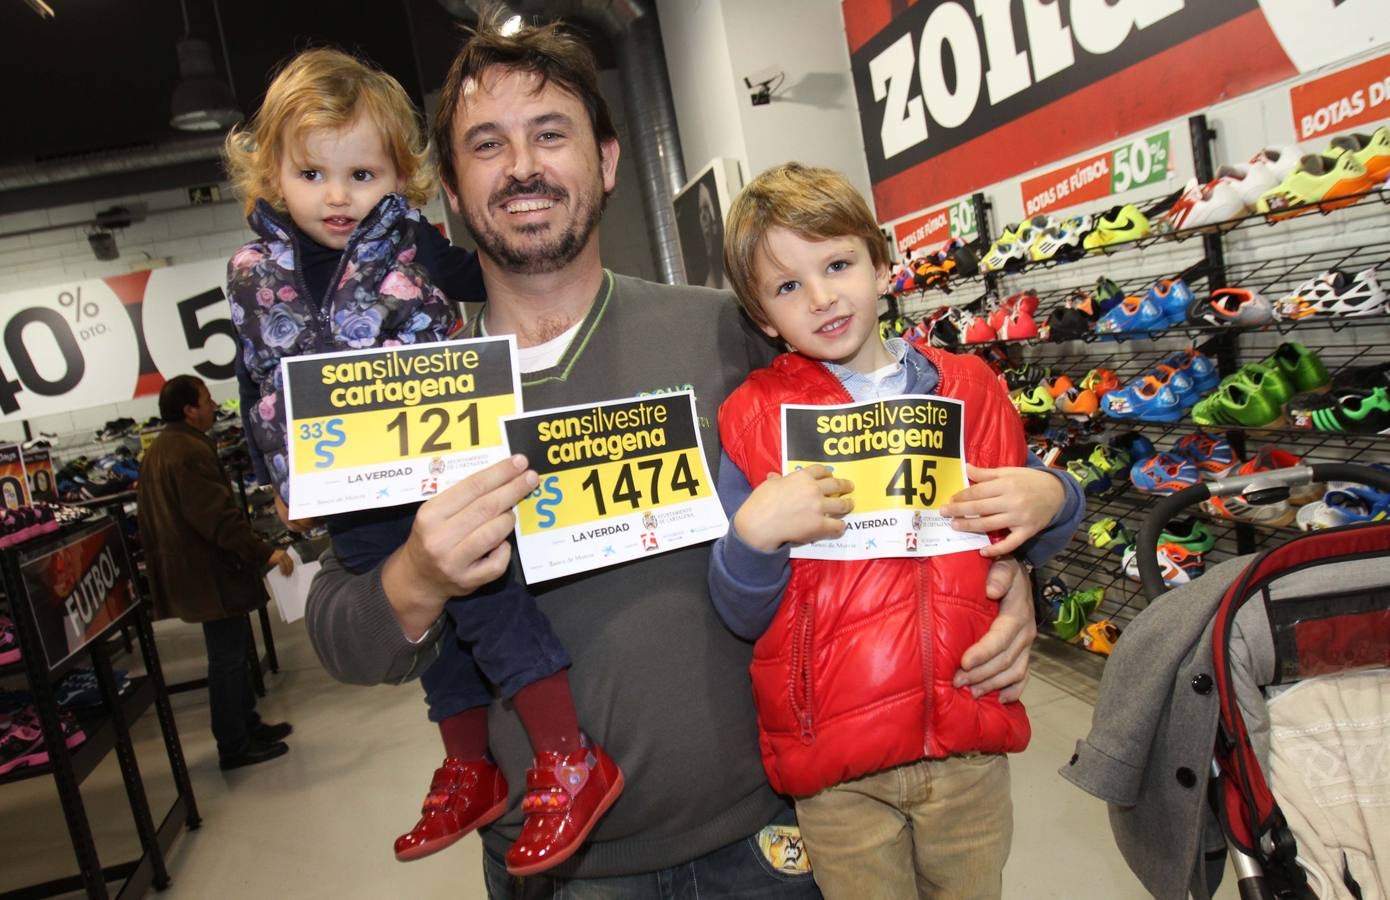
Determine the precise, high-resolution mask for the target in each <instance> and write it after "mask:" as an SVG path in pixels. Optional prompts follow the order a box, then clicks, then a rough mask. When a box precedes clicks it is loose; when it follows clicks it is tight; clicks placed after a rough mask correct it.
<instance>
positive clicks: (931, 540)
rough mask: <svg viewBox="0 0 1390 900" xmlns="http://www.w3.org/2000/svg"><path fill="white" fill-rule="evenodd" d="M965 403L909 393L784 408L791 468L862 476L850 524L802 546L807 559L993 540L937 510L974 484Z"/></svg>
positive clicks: (798, 553)
mask: <svg viewBox="0 0 1390 900" xmlns="http://www.w3.org/2000/svg"><path fill="white" fill-rule="evenodd" d="M964 419H965V407H964V405H963V404H962V403H961V402H960V401H959V400H952V399H949V398H946V397H933V396H927V395H907V396H903V397H894V398H893V399H891V400H869V401H866V402H864V403H848V404H845V405H843V406H801V405H790V404H789V405H786V406H783V407H782V472H783V474H791V473H792V472H795V471H796V470H798V469H803V468H805V467H807V466H810V465H815V464H817V463H819V464H820V465H823V466H827V467H829V468H830V469H831V470H832V471H834V473H835V475H836V476H837V477H839V478H848V479H849V480H850V481H852V482H854V493H853V494H851V496H852V497H853V498H854V512H852V513H850V514H849V515H848V516H845V533H844V534H843V535H841V536H840V537H838V538H827V539H826V540H821V541H816V542H815V543H813V544H801V545H798V546H793V547H792V550H791V555H792V556H794V557H799V558H801V559H878V558H881V557H885V556H939V555H941V554H943V553H956V552H959V551H961V550H972V549H978V548H980V547H984V546H986V545H988V544H989V538H988V537H987V536H985V535H983V534H969V533H964V532H959V531H956V530H954V529H952V528H951V525H950V521H949V520H948V519H946V518H945V517H944V516H942V515H941V514H940V513H939V512H937V509H938V508H939V507H941V506H942V505H943V504H945V503H946V501H947V500H949V499H950V498H951V497H953V496H954V495H955V494H956V493H957V492H958V491H961V490H964V488H965V487H966V484H967V482H966V480H965V446H964V443H963V435H964V433H965V423H964Z"/></svg>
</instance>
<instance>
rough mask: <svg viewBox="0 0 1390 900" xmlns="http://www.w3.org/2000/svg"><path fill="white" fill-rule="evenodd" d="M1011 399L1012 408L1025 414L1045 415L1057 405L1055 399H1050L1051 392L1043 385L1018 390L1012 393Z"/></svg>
mask: <svg viewBox="0 0 1390 900" xmlns="http://www.w3.org/2000/svg"><path fill="white" fill-rule="evenodd" d="M1013 401H1014V408H1015V409H1017V410H1018V411H1019V412H1020V413H1022V414H1023V415H1026V416H1039V415H1046V414H1047V413H1050V412H1052V410H1053V408H1054V407H1055V406H1056V405H1057V401H1056V400H1053V399H1052V394H1051V393H1049V392H1048V390H1047V388H1046V387H1044V386H1043V385H1036V386H1034V387H1033V388H1031V389H1030V390H1026V391H1019V392H1018V393H1017V394H1014V395H1013Z"/></svg>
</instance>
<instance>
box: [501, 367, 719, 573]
mask: <svg viewBox="0 0 1390 900" xmlns="http://www.w3.org/2000/svg"><path fill="white" fill-rule="evenodd" d="M503 428H504V430H505V432H506V437H507V444H508V448H509V450H510V452H512V453H524V454H525V455H526V458H527V460H529V461H530V464H531V468H532V469H533V470H535V472H536V473H537V474H538V475H539V476H540V485H539V486H538V487H537V488H536V490H535V491H534V492H533V493H532V494H531V495H530V496H529V497H527V498H526V499H525V500H523V501H521V503H520V504H519V505H518V506H517V510H516V518H517V521H516V538H517V547H518V549H519V551H520V555H521V567H522V571H523V573H524V574H525V575H526V581H527V583H528V584H535V583H536V582H539V581H545V580H547V579H550V578H559V577H561V576H564V575H573V574H575V573H576V572H585V571H589V570H591V569H600V568H603V567H605V566H611V565H616V564H617V563H621V562H626V561H628V560H631V559H637V558H639V557H642V556H647V555H649V554H652V553H660V552H664V551H666V550H674V549H676V548H677V547H685V546H688V545H690V544H698V543H701V542H703V541H710V540H714V539H715V538H718V537H719V536H721V535H722V534H724V532H725V531H727V530H728V527H729V526H728V520H727V519H726V518H725V517H724V510H723V507H722V506H720V503H719V497H718V496H717V495H716V494H715V492H714V482H713V479H711V478H710V473H709V469H708V468H707V467H706V465H705V454H704V450H703V447H702V446H701V441H700V431H699V429H698V428H697V427H696V425H695V395H694V394H692V393H691V392H690V391H683V392H680V393H674V394H662V395H660V396H659V397H641V398H634V399H631V400H614V401H610V402H606V403H599V404H591V405H587V406H570V407H563V408H559V409H548V410H542V411H540V412H533V413H526V414H525V415H520V416H513V417H511V418H509V419H507V420H506V421H505V422H504V423H503Z"/></svg>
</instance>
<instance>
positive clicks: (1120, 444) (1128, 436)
mask: <svg viewBox="0 0 1390 900" xmlns="http://www.w3.org/2000/svg"><path fill="white" fill-rule="evenodd" d="M1110 443H1111V445H1112V446H1114V447H1116V448H1118V449H1120V450H1123V451H1124V452H1125V453H1128V454H1129V458H1130V460H1131V461H1132V462H1133V464H1134V465H1136V466H1137V465H1139V463H1141V462H1143V461H1144V460H1146V459H1148V458H1149V457H1150V456H1153V455H1154V454H1155V453H1157V452H1158V451H1157V450H1155V449H1154V442H1153V441H1151V440H1149V439H1148V438H1146V437H1144V436H1143V435H1142V434H1140V433H1139V432H1137V431H1126V432H1124V433H1122V434H1117V435H1115V436H1114V437H1113V438H1111V439H1110Z"/></svg>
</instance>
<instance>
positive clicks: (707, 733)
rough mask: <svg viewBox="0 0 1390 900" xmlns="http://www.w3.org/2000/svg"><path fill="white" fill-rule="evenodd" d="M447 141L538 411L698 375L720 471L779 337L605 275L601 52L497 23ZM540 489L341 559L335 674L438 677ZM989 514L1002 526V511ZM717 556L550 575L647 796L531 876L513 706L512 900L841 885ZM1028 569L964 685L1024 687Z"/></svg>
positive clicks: (520, 486) (317, 616) (496, 319)
mask: <svg viewBox="0 0 1390 900" xmlns="http://www.w3.org/2000/svg"><path fill="white" fill-rule="evenodd" d="M433 137H434V143H435V146H436V148H437V151H438V153H439V157H440V168H441V175H442V180H443V182H444V185H445V190H446V192H447V193H448V196H449V201H450V203H451V205H452V206H453V208H454V209H455V211H457V212H459V213H460V214H461V215H462V216H463V217H464V219H465V221H466V222H467V226H468V229H469V232H470V233H471V234H472V235H473V237H474V239H475V240H476V242H477V245H478V250H479V254H480V257H481V263H482V268H483V279H484V282H485V284H486V286H487V294H488V302H487V305H486V307H485V308H484V311H483V313H482V314H481V315H480V316H479V318H478V319H477V320H476V321H474V322H473V323H472V324H471V326H470V328H471V334H475V335H481V334H493V335H497V334H514V335H516V338H517V343H518V346H519V347H520V348H521V349H520V355H521V368H522V372H523V375H522V390H523V394H524V401H525V408H526V409H528V410H538V409H546V408H551V407H559V406H569V405H575V404H583V403H592V402H599V401H606V400H613V399H620V398H625V397H631V396H634V395H642V394H655V393H662V392H669V391H678V390H684V389H688V388H689V389H693V390H694V392H695V396H696V407H697V414H698V416H699V426H700V428H701V430H702V438H703V442H704V449H705V452H706V453H707V454H708V455H709V458H708V462H709V466H710V470H711V471H714V470H715V467H716V464H717V460H718V457H719V452H720V451H719V439H718V431H717V428H716V427H715V425H714V423H715V421H716V413H717V410H718V407H719V404H720V403H721V402H722V401H723V400H724V398H725V397H726V396H727V395H728V393H729V392H730V391H731V390H732V389H733V388H734V387H736V386H737V385H738V384H739V383H740V382H741V381H742V380H743V378H744V377H745V376H746V375H747V374H748V372H749V371H751V370H752V369H754V368H757V367H760V366H763V365H765V364H766V363H767V362H768V361H770V359H771V358H772V356H773V351H772V348H771V347H770V346H769V345H768V344H767V343H766V342H765V340H764V339H763V338H762V337H761V336H760V335H759V333H758V332H757V331H756V330H755V329H754V328H752V326H751V325H750V324H749V323H748V322H747V321H746V320H745V319H744V318H743V317H742V316H741V315H740V313H739V312H738V309H737V307H736V304H735V303H734V300H733V297H732V295H730V294H728V293H725V292H719V291H713V290H708V289H704V288H694V287H673V286H666V285H659V284H652V283H650V282H646V281H642V280H640V279H636V278H629V277H626V276H622V275H617V274H615V273H613V272H610V271H608V270H606V269H604V268H603V264H602V262H601V260H600V256H599V241H598V233H597V225H598V221H599V217H600V216H601V214H602V211H603V206H604V202H605V198H606V196H607V194H608V193H609V192H611V191H612V190H613V189H614V187H615V173H616V170H617V161H618V152H619V148H618V141H617V135H616V131H615V130H614V127H613V124H612V121H611V120H610V118H609V114H608V109H607V106H606V104H605V102H604V100H603V98H602V96H601V95H600V94H599V92H598V88H597V73H596V71H595V68H594V62H593V57H592V55H591V54H590V53H589V51H588V50H587V49H586V48H585V47H584V46H583V45H582V44H580V43H579V42H578V41H577V40H575V39H574V38H573V37H571V36H570V35H568V34H566V33H565V32H563V31H562V30H561V29H560V28H558V27H557V26H554V25H551V26H545V27H539V28H523V29H522V30H520V31H519V32H516V33H514V34H511V35H507V36H503V35H501V34H499V33H494V32H490V31H489V32H482V33H478V34H475V35H473V36H472V37H471V39H470V40H469V41H468V43H467V44H466V45H465V46H464V48H463V49H462V50H461V51H460V53H459V55H458V57H457V58H456V59H455V60H454V63H453V66H452V68H451V70H450V72H449V75H448V77H447V79H446V81H445V84H444V88H443V91H442V96H441V102H440V107H439V112H438V114H437V116H436V119H435V122H434V125H433ZM536 484H537V478H536V475H535V473H534V472H531V471H529V470H527V468H526V461H525V459H524V458H521V457H513V458H512V459H510V460H504V461H503V462H501V463H498V464H497V465H495V466H493V467H491V468H489V469H487V470H484V471H483V472H480V473H478V474H476V475H474V476H472V477H471V478H469V479H467V480H466V481H464V482H462V483H460V484H458V485H455V486H454V487H453V488H451V489H449V490H448V491H445V492H444V493H442V494H440V495H439V496H438V497H435V498H433V499H431V500H430V501H428V502H427V503H425V504H423V505H422V506H420V507H419V509H418V512H417V513H416V514H415V516H414V520H413V524H411V526H410V529H409V534H408V536H406V537H405V538H404V543H403V544H399V542H398V544H399V545H398V546H397V545H392V546H393V547H395V549H394V552H392V553H391V555H390V556H389V557H388V558H387V559H386V561H385V562H384V563H383V564H382V565H380V566H378V567H376V568H375V569H373V570H372V571H370V572H366V573H362V574H354V573H352V572H348V571H347V570H345V569H344V568H343V567H342V566H341V564H339V563H338V562H337V561H336V560H335V559H333V558H332V556H331V554H330V555H327V556H325V557H324V558H323V569H322V571H321V572H320V574H319V576H318V577H317V578H316V579H315V581H314V584H313V587H312V588H311V590H310V595H309V601H308V611H307V624H308V628H309V634H310V638H311V640H312V642H313V644H314V646H315V649H316V651H317V652H318V654H319V657H320V659H321V660H322V661H323V663H324V665H325V667H326V668H327V669H328V670H329V671H330V672H331V673H332V674H333V675H334V676H335V677H337V678H339V679H340V680H343V681H348V682H352V683H360V684H379V683H394V682H399V681H402V680H405V679H408V678H413V677H415V676H417V675H418V674H419V672H420V670H421V668H422V667H424V666H427V665H428V664H429V662H430V660H431V659H432V657H433V650H432V648H433V646H434V644H435V643H436V642H437V641H438V640H439V634H440V629H441V623H440V618H441V611H442V610H443V608H444V604H445V603H446V601H448V600H449V599H450V598H451V597H456V596H467V595H469V594H472V593H473V592H474V591H476V590H478V589H479V588H481V587H483V586H486V585H488V584H489V583H490V582H492V581H494V580H496V579H498V578H499V577H501V576H503V575H504V574H505V573H506V572H507V571H508V567H509V566H510V565H511V548H510V545H509V543H508V537H509V535H510V534H511V531H512V528H513V524H514V517H513V513H512V508H513V507H514V506H515V505H516V504H517V503H518V502H519V501H520V500H521V499H522V498H523V497H525V496H526V494H528V493H529V492H530V491H532V490H533V489H534V488H535V487H536ZM980 511H981V510H978V509H975V508H971V504H970V503H965V504H963V505H962V508H961V509H959V513H960V514H962V515H968V514H972V513H975V512H980ZM975 522H980V523H984V524H981V525H979V526H976V525H975V524H974V523H973V522H972V523H970V524H969V527H971V528H972V530H975V529H976V528H977V527H978V530H985V529H987V528H990V527H993V526H991V525H989V524H988V516H984V517H983V518H981V519H978V520H975ZM708 561H709V547H708V545H700V546H696V547H689V548H685V549H681V550H676V551H673V552H670V553H666V554H663V555H660V556H655V557H648V558H643V559H640V560H636V561H633V562H629V563H626V564H623V565H620V566H616V567H613V568H609V569H601V570H597V571H592V572H588V573H585V574H582V575H578V576H572V577H569V578H564V579H558V580H555V581H549V582H546V583H545V584H542V585H533V586H532V587H531V590H532V591H533V593H534V594H535V595H536V598H537V601H538V602H539V604H540V606H541V608H542V610H543V611H544V612H545V614H546V615H547V617H548V618H549V619H550V621H551V624H552V626H553V627H554V629H555V632H556V634H557V635H559V637H560V639H561V641H562V642H563V643H564V645H565V647H566V648H567V649H568V650H569V652H570V655H571V657H572V658H573V667H572V669H571V670H570V681H571V686H572V688H573V690H574V696H575V702H576V707H577V708H578V710H579V719H580V721H581V722H583V723H585V725H586V727H587V728H589V729H590V730H591V731H592V735H591V736H592V738H593V739H594V740H595V741H596V742H597V743H599V744H602V745H603V746H604V747H605V748H607V749H608V750H609V752H610V753H612V755H613V757H614V758H615V759H616V760H617V761H618V762H619V764H620V765H621V766H622V767H623V770H624V772H625V773H626V775H627V788H626V791H625V792H624V793H623V795H622V797H621V798H620V800H619V801H618V802H617V804H616V805H615V806H614V807H613V808H612V810H611V811H610V812H609V813H608V815H607V816H606V817H605V818H604V819H603V820H602V822H601V823H600V824H599V826H598V827H597V828H596V829H595V830H594V832H593V834H592V836H591V837H590V839H589V841H588V843H587V844H585V846H584V847H583V849H581V850H580V851H579V852H578V853H576V854H575V855H574V856H573V857H572V858H571V859H569V860H568V861H566V862H565V863H563V864H562V865H560V866H559V867H557V868H556V869H554V870H552V871H551V872H550V873H547V874H545V875H541V876H533V877H530V878H525V879H510V878H509V877H508V876H507V873H506V871H505V868H504V864H503V854H504V853H505V851H506V848H507V846H508V845H509V843H510V842H511V841H512V840H513V839H515V837H516V836H517V833H518V831H519V828H520V826H521V822H522V814H521V810H520V809H519V803H518V801H519V800H520V799H521V794H522V788H523V785H524V784H525V781H524V780H523V777H524V775H525V772H526V766H527V764H528V762H529V761H530V759H531V749H530V748H529V747H528V746H527V742H526V738H525V734H524V731H523V730H522V726H521V722H520V721H519V719H518V717H517V715H516V712H515V711H514V710H513V709H509V708H506V707H505V706H504V705H502V704H498V703H494V704H493V706H492V708H491V712H490V725H491V730H490V734H491V746H492V751H493V753H494V755H495V756H496V758H497V760H498V763H499V764H500V766H501V768H502V770H503V772H504V773H505V775H506V778H507V781H508V783H509V784H510V786H511V791H510V796H509V799H510V809H509V811H508V812H507V814H506V815H504V816H503V817H502V818H500V819H498V820H497V821H496V822H495V823H494V824H493V825H491V826H490V827H488V828H486V829H485V830H484V831H483V843H484V846H485V854H484V869H485V876H486V880H487V887H488V892H489V895H490V896H492V897H509V896H525V897H532V896H535V897H540V896H546V897H549V896H552V892H554V894H555V895H558V894H559V893H561V892H565V893H567V895H569V894H573V895H577V896H590V895H591V894H590V891H592V896H619V895H621V896H632V897H637V896H642V897H647V896H675V895H677V894H681V895H684V894H690V895H692V896H693V895H694V893H695V892H696V886H697V885H698V891H699V894H700V895H701V896H706V897H718V896H729V895H733V894H735V893H737V894H739V895H740V896H743V895H749V896H759V897H764V896H766V897H814V896H818V892H817V891H816V888H815V885H814V881H813V879H812V878H811V876H810V875H809V868H810V866H809V865H807V863H806V861H805V858H804V856H803V855H802V854H799V853H787V852H784V848H785V847H786V846H788V845H789V844H794V845H796V846H799V841H800V839H799V834H798V832H797V829H796V824H795V817H794V815H793V814H792V811H791V809H790V808H789V807H788V805H787V804H786V802H785V801H784V800H783V799H782V798H780V797H778V796H777V795H776V794H774V793H773V792H772V790H771V789H770V788H769V787H768V784H767V780H766V777H765V776H764V774H763V771H762V766H761V763H760V756H759V751H758V745H757V735H756V728H755V724H756V719H755V714H754V710H753V704H752V698H751V692H750V690H749V683H748V674H747V672H748V666H749V662H750V659H751V646H750V645H749V644H747V643H745V642H743V641H741V640H739V639H738V638H736V637H734V636H733V635H732V634H731V633H730V632H729V631H727V630H726V629H725V628H724V627H723V626H722V625H721V624H720V622H719V620H718V618H717V617H716V615H715V613H714V611H713V608H712V606H711V604H710V601H709V596H708V592H707V588H706V575H707V567H708ZM1020 571H1021V570H1020V568H1019V567H1018V566H1017V564H1015V563H999V564H997V565H996V566H995V568H994V570H991V592H992V596H996V597H999V596H1003V595H1005V592H1006V590H1007V591H1008V593H1007V596H1006V597H1005V599H1004V600H1003V602H1002V603H1001V615H1000V617H999V618H998V619H997V620H996V623H995V628H994V629H993V630H992V631H991V633H990V634H989V635H988V636H986V638H985V639H983V640H982V641H981V642H980V643H979V644H977V645H976V646H975V647H972V648H971V649H970V651H968V652H967V654H966V656H965V660H964V663H963V665H964V666H965V669H966V671H963V672H961V673H960V674H959V675H958V677H957V681H958V683H959V684H962V685H964V684H971V685H973V686H974V690H976V691H978V692H981V693H983V692H986V691H992V690H1000V689H1002V690H1003V696H1004V697H1005V698H1008V699H1016V698H1017V696H1018V695H1019V693H1021V691H1022V688H1023V682H1024V680H1025V678H1026V672H1027V653H1026V648H1027V646H1028V644H1029V642H1030V641H1031V639H1032V637H1033V634H1034V626H1033V621H1032V609H1031V604H1030V602H1029V599H1028V595H1027V586H1026V582H1025V580H1024V579H1023V578H1022V577H1015V576H1016V575H1017V573H1018V572H1020ZM517 577H519V576H517ZM461 790H466V787H465V788H463V789H461ZM812 864H813V862H812ZM555 876H558V878H557V877H555ZM560 879H565V880H560ZM570 879H583V880H582V881H573V880H570Z"/></svg>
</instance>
